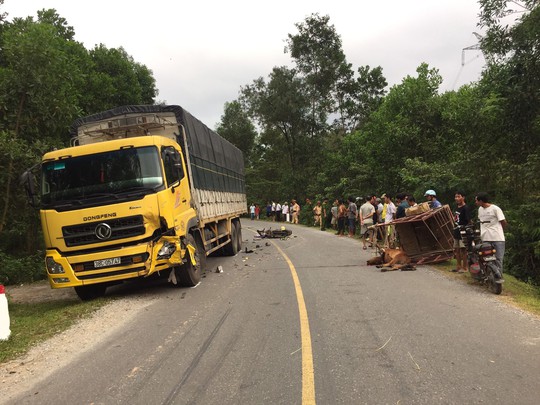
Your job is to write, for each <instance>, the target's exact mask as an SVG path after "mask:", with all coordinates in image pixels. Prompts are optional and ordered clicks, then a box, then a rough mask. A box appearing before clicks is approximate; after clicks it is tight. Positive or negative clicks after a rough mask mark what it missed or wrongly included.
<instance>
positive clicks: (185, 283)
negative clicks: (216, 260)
mask: <svg viewBox="0 0 540 405" xmlns="http://www.w3.org/2000/svg"><path fill="white" fill-rule="evenodd" d="M186 243H187V244H192V245H193V246H195V262H196V263H197V264H196V265H195V266H194V265H193V263H191V259H190V258H189V257H188V258H187V261H186V263H185V264H183V265H182V266H177V267H175V268H174V271H175V276H176V280H177V282H178V284H177V285H178V286H180V287H194V286H196V285H197V284H199V282H200V281H201V274H202V272H203V271H204V267H205V265H206V254H205V252H204V247H203V246H202V242H201V239H200V237H199V236H197V237H196V238H195V237H193V235H191V234H188V235H187V236H186Z"/></svg>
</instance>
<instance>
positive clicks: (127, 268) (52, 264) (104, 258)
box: [45, 237, 187, 288]
mask: <svg viewBox="0 0 540 405" xmlns="http://www.w3.org/2000/svg"><path fill="white" fill-rule="evenodd" d="M165 246H166V248H165ZM186 252H187V251H186V250H184V249H181V247H180V243H179V240H178V237H162V238H161V239H160V240H159V241H157V242H155V243H153V242H151V243H147V244H141V245H136V246H131V247H125V248H120V249H116V250H107V251H102V252H95V253H89V254H81V255H73V256H64V255H62V254H61V253H59V252H58V251H57V250H54V249H49V250H47V251H46V254H45V268H46V270H47V275H48V278H49V283H50V285H51V287H52V288H65V287H78V286H82V285H88V284H96V283H104V282H116V281H121V280H126V279H130V278H136V277H147V276H149V275H150V274H153V273H156V272H159V271H161V270H165V269H168V268H170V267H173V266H178V265H181V264H182V263H183V260H182V258H183V257H185V255H186Z"/></svg>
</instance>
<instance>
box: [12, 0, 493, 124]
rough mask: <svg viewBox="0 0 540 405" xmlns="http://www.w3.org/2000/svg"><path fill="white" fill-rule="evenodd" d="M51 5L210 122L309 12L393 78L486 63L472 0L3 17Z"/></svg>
mask: <svg viewBox="0 0 540 405" xmlns="http://www.w3.org/2000/svg"><path fill="white" fill-rule="evenodd" d="M42 8H46V9H47V8H55V9H56V10H57V12H58V14H59V15H60V16H62V17H64V18H66V19H67V21H68V23H69V24H70V25H72V26H73V27H74V29H75V33H76V39H77V40H78V41H81V42H83V43H84V44H85V46H86V47H87V48H92V47H93V46H95V45H96V44H99V43H103V44H105V45H106V46H107V47H119V46H122V47H124V48H125V49H126V51H127V52H128V53H129V54H130V55H132V56H133V58H134V59H135V60H136V61H137V62H139V63H143V64H145V65H146V66H147V67H148V68H149V69H151V70H152V71H153V72H154V77H155V78H156V81H157V86H158V88H159V92H160V94H159V96H158V99H161V100H166V101H167V102H168V103H170V104H180V105H182V106H183V107H184V108H186V109H187V110H189V111H190V112H191V113H193V114H194V115H195V116H197V117H198V118H200V119H201V120H202V121H203V122H205V123H206V124H207V125H209V126H211V127H214V126H215V124H216V123H217V122H218V121H219V119H220V117H221V114H222V113H223V105H224V103H225V102H227V101H231V100H234V99H236V98H237V97H238V91H239V89H240V87H241V86H244V85H246V84H249V83H251V82H252V81H253V80H254V79H256V78H258V77H260V76H264V77H266V76H267V75H268V74H269V73H270V71H271V70H272V68H273V67H274V66H280V65H284V64H289V63H290V58H289V56H288V55H286V54H284V52H283V49H284V47H285V40H286V39H287V35H288V34H289V33H291V34H293V33H295V32H296V27H295V26H294V24H295V23H301V22H302V21H303V20H304V19H305V18H306V17H307V16H308V15H310V14H312V13H319V14H320V15H326V14H327V15H329V16H330V22H331V23H332V24H333V25H334V26H335V27H336V30H337V32H338V34H339V35H340V36H341V38H342V41H343V47H344V50H345V54H346V55H347V59H348V60H349V62H350V63H352V64H353V66H354V68H355V69H356V68H358V67H359V66H362V65H370V66H372V67H374V66H378V65H380V66H382V67H383V72H384V75H385V76H386V78H387V80H388V82H389V83H390V84H396V83H399V82H401V80H402V79H403V78H404V77H405V76H407V75H414V74H415V70H416V67H417V66H418V65H419V64H420V63H421V62H428V63H429V64H430V66H432V67H435V68H438V69H439V70H440V73H441V75H442V76H443V79H444V83H443V86H442V88H443V90H448V89H452V88H453V87H454V86H456V87H458V86H460V85H462V84H465V83H467V82H470V81H474V80H477V79H478V77H479V73H480V71H481V69H482V66H483V64H484V61H483V59H482V58H481V57H480V58H478V57H477V58H475V57H476V56H478V55H479V52H477V53H475V52H472V51H471V52H470V53H467V55H466V60H467V61H471V62H470V63H468V64H466V65H465V66H464V67H462V66H461V51H462V49H463V48H465V47H467V46H469V45H473V44H474V43H476V38H475V37H474V36H473V35H472V31H477V27H476V23H477V21H478V18H477V14H478V11H479V6H478V4H477V3H475V2H473V1H471V0H437V1H433V0H409V1H403V0H386V1H360V0H357V1H343V0H342V1H334V2H329V1H327V0H326V1H321V0H312V1H309V0H292V1H291V0H289V1H284V0H274V1H273V2H258V1H247V0H240V1H234V0H233V1H230V2H223V1H219V0H215V1H210V0H203V1H198V2H186V1H172V0H171V1H164V0H161V1H159V0H158V1H154V2H149V1H141V0H137V1H133V0H132V1H126V0H115V1H105V0H94V1H92V2H91V3H88V2H87V3H80V2H77V1H70V0H5V2H4V7H3V11H6V12H7V13H8V14H9V15H8V19H11V18H13V17H26V16H29V15H33V16H35V15H36V12H37V10H38V9H42Z"/></svg>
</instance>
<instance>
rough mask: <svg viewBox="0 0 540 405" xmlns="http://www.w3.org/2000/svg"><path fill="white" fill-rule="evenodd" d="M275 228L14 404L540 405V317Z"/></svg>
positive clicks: (428, 273)
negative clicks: (281, 236)
mask: <svg viewBox="0 0 540 405" xmlns="http://www.w3.org/2000/svg"><path fill="white" fill-rule="evenodd" d="M265 226H268V223H263V222H257V221H249V220H246V221H243V236H244V241H245V242H244V247H246V246H247V247H248V249H252V250H253V252H252V253H245V252H243V253H240V254H238V255H236V256H235V257H216V258H210V259H209V260H208V272H207V274H206V275H205V277H204V278H203V282H202V283H201V284H200V285H199V286H197V287H196V288H191V289H182V288H180V289H175V288H171V287H170V286H169V285H167V284H165V283H157V284H156V283H154V284H152V285H151V286H149V287H148V289H149V290H148V291H146V292H145V293H146V294H147V293H149V292H150V293H151V294H153V295H157V296H158V297H159V299H158V300H157V301H156V302H155V303H154V304H152V305H151V306H149V307H147V308H145V310H144V311H141V313H140V314H139V315H138V316H137V317H136V319H135V320H133V321H132V322H130V323H129V324H128V325H127V326H126V327H125V328H123V329H122V330H121V331H120V332H118V333H115V334H114V335H112V336H110V338H108V339H107V340H106V341H101V342H96V344H95V345H93V346H91V347H84V348H81V355H80V356H79V357H78V358H77V359H76V361H74V362H72V363H71V364H69V365H68V366H66V367H64V368H62V369H61V370H59V371H58V372H56V373H54V374H53V375H52V376H51V377H50V378H47V379H46V380H45V381H43V382H41V383H39V384H37V385H36V386H35V387H34V388H33V389H32V390H31V391H30V392H28V393H26V394H25V395H24V396H23V397H21V398H19V399H17V400H16V401H15V403H18V404H24V403H32V404H35V403H40V404H53V403H54V404H205V405H206V404H220V405H222V404H307V403H315V402H316V403H318V404H475V403H484V404H538V403H539V402H540V320H538V319H537V318H534V317H531V316H529V315H527V314H524V313H522V312H520V311H518V310H516V309H514V308H512V307H510V306H508V305H506V304H505V303H503V302H502V301H501V300H500V299H499V298H497V297H496V296H494V295H492V294H490V293H489V292H488V291H487V290H485V289H483V288H479V287H475V286H472V285H466V284H464V283H461V282H459V281H456V280H452V279H449V278H447V277H445V276H444V275H442V274H440V272H438V271H436V270H433V269H431V268H429V267H427V266H423V267H418V269H417V270H416V271H409V272H399V271H397V272H388V273H381V272H380V271H379V270H378V269H376V268H374V267H367V266H366V265H365V263H366V259H368V258H369V257H370V256H371V253H370V252H369V251H367V252H366V251H363V250H362V249H361V244H360V243H359V242H358V241H355V240H351V239H349V238H346V237H344V238H338V237H336V236H335V235H333V234H331V233H329V232H321V231H319V230H316V229H313V228H305V227H297V226H289V228H290V229H292V230H293V237H291V238H289V239H287V240H272V242H271V243H270V242H269V241H266V240H262V241H256V242H254V241H253V235H254V232H253V231H254V230H255V229H257V228H259V229H261V228H263V227H265ZM267 243H268V246H267ZM256 245H259V247H256ZM280 250H281V251H280ZM218 265H221V266H222V267H223V273H215V272H213V270H214V269H215V268H216V267H217V266H218ZM125 288H127V292H125V290H124V292H123V294H140V293H141V291H140V290H139V289H133V291H129V286H127V287H125ZM302 306H303V310H302ZM119 317H121V314H119Z"/></svg>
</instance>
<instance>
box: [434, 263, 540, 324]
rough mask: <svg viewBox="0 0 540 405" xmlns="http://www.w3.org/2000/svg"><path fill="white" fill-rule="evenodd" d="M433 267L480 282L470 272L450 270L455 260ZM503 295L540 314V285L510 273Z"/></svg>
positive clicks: (456, 276)
mask: <svg viewBox="0 0 540 405" xmlns="http://www.w3.org/2000/svg"><path fill="white" fill-rule="evenodd" d="M433 267H435V268H436V269H438V270H440V271H442V272H444V273H445V274H446V275H448V276H449V277H452V278H456V279H459V280H462V281H464V282H466V283H468V284H475V285H478V282H476V281H474V280H473V279H472V278H471V276H470V275H469V274H468V273H462V274H458V273H452V272H451V271H450V270H452V269H454V268H455V267H456V261H455V260H449V261H446V262H443V263H438V264H434V265H433ZM482 287H483V286H482ZM501 296H502V297H503V298H504V300H505V301H506V302H508V303H509V304H511V305H513V306H515V307H517V308H520V309H522V310H524V311H527V312H530V313H532V314H535V315H538V316H540V287H536V286H534V285H532V284H529V283H525V282H523V281H520V280H518V279H517V278H515V277H514V276H512V275H510V274H505V275H504V284H503V292H502V294H501Z"/></svg>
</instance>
